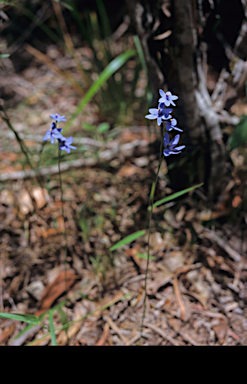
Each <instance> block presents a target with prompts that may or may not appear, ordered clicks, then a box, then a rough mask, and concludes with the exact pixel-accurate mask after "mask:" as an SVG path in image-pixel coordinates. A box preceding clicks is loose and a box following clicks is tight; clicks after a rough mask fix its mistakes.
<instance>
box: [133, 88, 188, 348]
mask: <svg viewBox="0 0 247 384" xmlns="http://www.w3.org/2000/svg"><path fill="white" fill-rule="evenodd" d="M159 94H160V96H161V97H160V98H159V100H158V108H150V109H149V114H148V115H146V116H145V117H146V118H147V119H149V120H156V119H157V124H158V126H160V125H161V124H162V123H166V133H165V135H164V139H163V143H162V142H161V146H160V161H159V166H158V171H157V173H156V179H155V181H154V182H153V184H152V188H151V192H150V198H149V207H150V210H149V228H148V251H147V264H146V271H145V283H144V285H145V286H144V304H143V314H142V322H141V331H140V339H139V343H140V342H141V338H142V331H143V325H144V319H145V312H146V299H147V276H148V266H149V258H150V255H149V246H150V233H151V219H152V212H153V199H154V193H155V189H156V185H157V181H158V176H159V171H160V167H161V163H162V149H163V154H164V156H165V157H167V156H170V155H177V154H179V153H181V150H182V149H184V148H185V145H180V146H177V145H178V143H179V140H180V135H179V134H177V135H176V136H174V138H172V139H171V140H170V137H169V134H168V132H171V131H172V130H173V129H174V130H175V131H179V132H183V130H182V129H181V128H179V127H177V120H176V119H175V118H173V117H172V115H171V113H172V111H173V109H172V108H169V107H170V106H171V105H172V106H176V104H175V103H174V101H175V100H177V99H178V96H176V95H172V93H171V92H169V91H168V92H164V91H163V90H162V89H160V90H159ZM162 144H163V146H162Z"/></svg>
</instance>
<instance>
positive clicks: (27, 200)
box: [18, 189, 33, 215]
mask: <svg viewBox="0 0 247 384" xmlns="http://www.w3.org/2000/svg"><path fill="white" fill-rule="evenodd" d="M18 203H19V207H20V211H21V213H22V214H23V215H27V214H28V213H29V212H31V211H33V204H32V200H31V197H30V195H29V193H28V192H27V191H26V190H25V189H22V190H21V192H20V194H19V196H18Z"/></svg>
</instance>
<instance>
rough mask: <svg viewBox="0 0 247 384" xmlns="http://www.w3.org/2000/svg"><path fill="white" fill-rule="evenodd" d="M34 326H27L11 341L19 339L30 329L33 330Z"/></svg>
mask: <svg viewBox="0 0 247 384" xmlns="http://www.w3.org/2000/svg"><path fill="white" fill-rule="evenodd" d="M35 325H36V324H28V325H27V326H26V327H25V328H24V329H23V330H22V331H21V332H19V333H18V335H16V336H15V337H14V338H13V340H16V339H19V337H21V336H22V335H24V333H26V332H28V331H29V330H30V329H32V328H34V327H35Z"/></svg>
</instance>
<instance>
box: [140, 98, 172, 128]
mask: <svg viewBox="0 0 247 384" xmlns="http://www.w3.org/2000/svg"><path fill="white" fill-rule="evenodd" d="M164 107H165V104H164V103H159V105H158V108H150V109H149V112H150V114H149V115H146V116H145V117H146V119H149V120H155V119H157V124H158V125H160V124H161V122H162V120H167V119H169V118H171V115H170V113H171V112H172V109H171V108H168V109H165V108H164Z"/></svg>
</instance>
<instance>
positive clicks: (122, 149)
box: [0, 140, 149, 182]
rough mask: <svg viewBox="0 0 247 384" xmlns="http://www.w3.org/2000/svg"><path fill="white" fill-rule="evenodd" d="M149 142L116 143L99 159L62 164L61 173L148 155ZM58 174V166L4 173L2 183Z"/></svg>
mask: <svg viewBox="0 0 247 384" xmlns="http://www.w3.org/2000/svg"><path fill="white" fill-rule="evenodd" d="M148 148H149V146H148V142H147V141H146V140H134V141H132V142H131V143H126V144H123V145H120V146H119V145H118V144H117V143H115V144H114V145H113V146H112V148H111V149H107V150H105V151H103V152H101V153H100V154H99V155H98V157H96V156H94V157H89V158H86V159H78V160H74V161H68V162H64V163H61V172H66V171H69V170H70V169H75V168H81V167H83V166H84V167H92V166H94V165H96V164H98V163H100V162H102V161H103V162H105V161H106V162H109V161H111V160H113V159H114V158H116V157H119V156H122V157H123V158H128V157H132V156H140V155H144V154H147V153H148ZM57 173H58V167H57V165H52V166H50V167H46V168H42V169H40V170H39V171H37V172H35V171H33V170H31V169H30V170H27V171H17V172H12V173H4V174H2V175H0V182H5V181H10V180H21V179H22V180H23V179H31V178H33V177H36V176H46V175H54V174H57Z"/></svg>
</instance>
